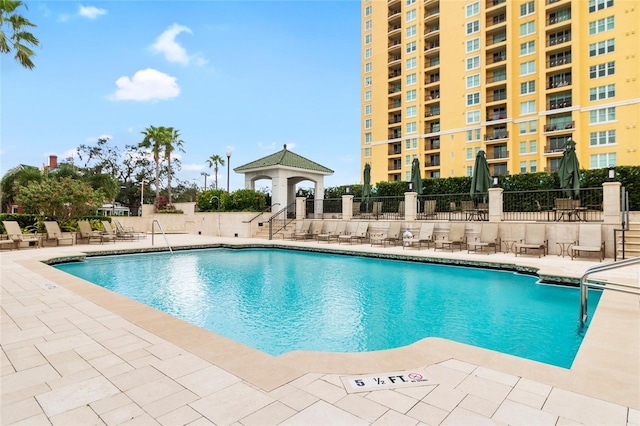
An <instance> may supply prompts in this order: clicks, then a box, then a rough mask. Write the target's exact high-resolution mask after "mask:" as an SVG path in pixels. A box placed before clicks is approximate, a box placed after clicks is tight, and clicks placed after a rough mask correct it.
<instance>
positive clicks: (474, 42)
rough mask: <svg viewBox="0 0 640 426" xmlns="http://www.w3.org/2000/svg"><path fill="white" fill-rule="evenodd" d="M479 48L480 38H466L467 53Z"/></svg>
mask: <svg viewBox="0 0 640 426" xmlns="http://www.w3.org/2000/svg"><path fill="white" fill-rule="evenodd" d="M479 49H480V39H479V38H472V39H471V40H467V53H469V52H475V51H476V50H479Z"/></svg>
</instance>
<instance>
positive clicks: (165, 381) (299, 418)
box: [0, 234, 640, 426]
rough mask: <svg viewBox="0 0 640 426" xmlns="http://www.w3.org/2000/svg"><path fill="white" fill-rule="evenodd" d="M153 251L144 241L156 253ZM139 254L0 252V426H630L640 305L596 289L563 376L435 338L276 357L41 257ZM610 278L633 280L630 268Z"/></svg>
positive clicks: (579, 264) (532, 259) (462, 257)
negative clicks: (406, 383)
mask: <svg viewBox="0 0 640 426" xmlns="http://www.w3.org/2000/svg"><path fill="white" fill-rule="evenodd" d="M168 238H169V241H170V243H171V245H172V246H174V247H176V246H200V245H212V244H228V245H237V244H255V245H261V244H267V245H271V244H277V245H283V246H300V247H304V248H306V249H309V248H313V249H318V248H321V249H327V248H328V249H332V250H340V251H347V252H362V253H384V254H386V255H390V254H393V255H411V256H416V257H429V258H432V259H449V260H451V261H452V262H454V263H456V262H469V261H472V262H478V263H482V262H490V263H491V264H494V265H495V266H497V267H499V266H500V265H505V264H509V265H511V264H514V265H518V266H519V267H521V268H524V269H528V268H539V269H540V273H541V274H544V275H549V276H560V277H569V278H576V277H579V276H580V275H581V274H582V272H583V271H584V270H586V269H587V268H588V267H589V266H592V265H595V264H597V261H595V260H574V261H571V260H570V258H568V257H564V258H562V257H558V256H555V255H548V256H545V257H542V258H540V259H539V258H538V257H536V256H526V257H518V258H516V257H515V256H514V255H513V254H512V253H508V254H505V253H497V254H489V255H484V254H473V253H471V254H467V252H466V251H462V252H453V253H451V252H442V251H438V252H434V250H433V249H429V250H426V249H423V250H403V249H402V247H386V248H383V247H371V246H370V245H369V244H363V245H338V244H319V243H317V242H315V241H313V242H311V241H307V242H293V241H273V242H271V241H266V240H259V239H241V238H219V237H207V236H199V235H188V234H175V235H168ZM163 245H164V242H159V241H158V239H156V247H162V246H163ZM148 248H151V238H150V237H149V238H147V239H142V240H140V241H134V242H117V243H116V244H104V245H74V246H64V247H51V248H41V249H22V250H17V251H3V252H2V253H1V254H0V266H1V271H0V286H1V290H2V293H1V299H0V305H1V307H2V309H1V316H0V326H1V328H0V332H1V336H0V343H1V346H2V352H1V354H0V355H1V358H0V366H1V380H0V392H1V398H0V399H1V404H2V410H1V412H0V424H2V425H13V424H28V425H39V424H45V425H49V424H54V425H58V424H59V425H90V424H96V425H97V424H100V425H102V424H107V425H119V424H131V425H133V424H137V425H149V424H161V425H182V424H190V425H205V424H216V425H232V424H233V425H247V426H248V425H276V424H290V425H298V424H304V425H332V424H334V425H366V424H376V425H377V424H380V425H382V424H394V425H417V424H428V425H438V424H450V425H456V424H474V425H475V424H487V425H488V424H549V425H568V424H610V425H640V299H639V298H638V297H637V296H633V295H628V294H621V293H614V292H610V291H605V292H604V294H603V295H602V298H601V300H600V303H599V306H598V309H597V312H596V314H595V315H594V317H593V319H592V323H591V325H590V328H589V331H588V333H587V335H586V337H585V340H584V342H583V344H582V346H581V348H580V351H579V352H578V355H577V357H576V359H575V362H574V364H573V366H572V368H571V369H562V368H558V367H554V366H550V365H547V364H542V363H538V362H534V361H529V360H526V359H522V358H517V357H514V356H510V355H505V354H501V353H497V352H493V351H489V350H485V349H480V348H477V347H472V346H468V345H464V344H460V343H456V342H451V341H447V340H444V339H436V338H428V339H424V340H422V341H420V342H417V343H415V344H413V345H410V346H407V347H404V348H399V349H394V350H388V351H379V352H370V353H360V354H331V353H314V352H293V353H289V354H285V355H282V356H279V357H272V356H270V355H266V354H264V353H262V352H259V351H257V350H254V349H252V348H248V347H246V346H244V345H241V344H239V343H237V342H234V341H231V340H229V339H226V338H224V337H221V336H218V335H216V334H214V333H210V332H208V331H205V330H203V329H200V328H198V327H196V326H193V325H190V324H187V323H185V322H184V321H181V320H178V319H175V318H173V317H170V316H168V315H166V314H164V313H161V312H159V311H156V310H155V309H152V308H149V307H146V306H144V305H141V304H139V303H137V302H135V301H132V300H130V299H127V298H125V297H123V296H120V295H117V294H114V293H112V292H110V291H108V290H106V289H103V288H101V287H98V286H96V285H93V284H91V283H87V282H86V281H83V280H81V279H79V278H76V277H71V276H69V275H67V274H65V273H63V272H61V271H58V270H57V269H54V268H52V267H50V266H47V265H45V264H44V263H42V262H41V261H42V260H47V259H52V258H58V257H66V256H77V255H82V254H83V253H88V252H96V251H107V250H131V249H148ZM607 260H610V259H607ZM606 277H607V278H608V279H615V280H622V281H625V282H629V283H634V284H638V283H639V281H640V268H638V267H633V268H626V269H620V270H614V271H610V272H609V273H608V274H607V275H606ZM451 285H455V283H451ZM578 308H579V307H578V306H576V317H577V316H578ZM407 371H411V372H417V373H420V374H423V375H425V376H426V377H428V378H429V379H430V381H429V382H427V383H426V384H424V385H419V386H413V387H403V386H398V387H395V388H394V387H390V388H386V387H385V388H380V389H374V390H367V391H365V392H354V391H353V390H352V389H351V388H350V387H348V386H346V385H345V382H344V381H343V380H345V378H346V377H353V376H358V375H365V376H367V375H379V376H380V377H387V376H389V375H391V374H390V373H394V372H407Z"/></svg>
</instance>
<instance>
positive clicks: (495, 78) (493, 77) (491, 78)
mask: <svg viewBox="0 0 640 426" xmlns="http://www.w3.org/2000/svg"><path fill="white" fill-rule="evenodd" d="M506 79H507V74H506V73H504V74H495V73H494V74H492V75H489V76H487V83H497V82H499V81H505V80H506Z"/></svg>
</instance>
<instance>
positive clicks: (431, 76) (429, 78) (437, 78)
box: [427, 73, 440, 84]
mask: <svg viewBox="0 0 640 426" xmlns="http://www.w3.org/2000/svg"><path fill="white" fill-rule="evenodd" d="M439 81H440V73H435V74H429V75H428V76H427V84H432V83H437V82H439Z"/></svg>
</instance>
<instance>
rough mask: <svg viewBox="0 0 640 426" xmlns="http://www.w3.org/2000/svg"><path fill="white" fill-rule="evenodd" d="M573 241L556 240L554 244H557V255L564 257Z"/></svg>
mask: <svg viewBox="0 0 640 426" xmlns="http://www.w3.org/2000/svg"><path fill="white" fill-rule="evenodd" d="M573 243H574V242H573V241H558V242H556V244H557V245H558V249H559V251H558V256H562V257H564V255H565V254H566V255H567V256H569V254H570V253H569V250H571V246H572V245H573Z"/></svg>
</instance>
